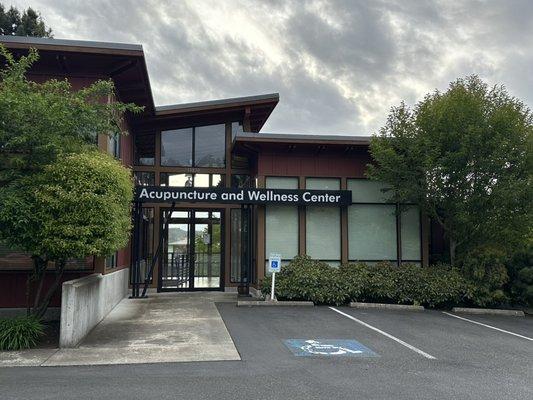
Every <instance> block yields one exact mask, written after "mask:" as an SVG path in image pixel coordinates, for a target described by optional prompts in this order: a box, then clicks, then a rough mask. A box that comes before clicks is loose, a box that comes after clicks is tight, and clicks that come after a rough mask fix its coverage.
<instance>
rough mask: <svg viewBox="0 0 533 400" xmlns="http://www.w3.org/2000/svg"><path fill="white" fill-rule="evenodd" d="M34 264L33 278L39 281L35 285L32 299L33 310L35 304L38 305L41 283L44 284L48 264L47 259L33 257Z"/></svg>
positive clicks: (41, 288)
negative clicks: (35, 290)
mask: <svg viewBox="0 0 533 400" xmlns="http://www.w3.org/2000/svg"><path fill="white" fill-rule="evenodd" d="M34 265H35V273H34V279H33V280H34V281H39V285H38V286H37V292H36V293H35V299H34V300H33V309H34V310H35V309H36V308H37V306H38V305H39V300H41V293H42V291H43V285H44V279H45V277H46V267H47V265H48V261H46V260H43V259H42V258H41V257H35V258H34Z"/></svg>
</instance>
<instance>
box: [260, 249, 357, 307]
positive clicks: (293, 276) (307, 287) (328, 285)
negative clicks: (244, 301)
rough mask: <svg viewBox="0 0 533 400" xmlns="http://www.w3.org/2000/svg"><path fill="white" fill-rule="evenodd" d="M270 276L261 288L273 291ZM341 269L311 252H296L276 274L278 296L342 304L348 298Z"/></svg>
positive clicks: (268, 292) (266, 291)
mask: <svg viewBox="0 0 533 400" xmlns="http://www.w3.org/2000/svg"><path fill="white" fill-rule="evenodd" d="M271 283H272V281H271V278H270V276H268V277H265V279H264V280H263V283H262V288H261V291H262V292H263V293H265V294H270V288H271ZM346 289H347V287H346V284H345V283H344V282H343V280H342V276H341V273H340V270H339V269H338V268H333V267H331V266H329V265H328V264H326V263H325V262H322V261H317V260H313V259H311V258H310V257H308V256H297V257H295V258H294V259H293V260H292V261H291V262H290V263H289V264H288V265H286V266H284V267H283V268H281V272H279V273H277V274H276V297H277V298H278V299H280V300H307V301H312V302H313V303H315V304H336V305H339V304H343V303H345V302H346V301H347V299H348V293H347V291H346Z"/></svg>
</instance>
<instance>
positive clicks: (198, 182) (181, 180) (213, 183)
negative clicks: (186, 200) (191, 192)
mask: <svg viewBox="0 0 533 400" xmlns="http://www.w3.org/2000/svg"><path fill="white" fill-rule="evenodd" d="M160 180H161V186H174V187H193V186H194V187H224V175H220V174H171V173H167V172H162V173H161V179H160Z"/></svg>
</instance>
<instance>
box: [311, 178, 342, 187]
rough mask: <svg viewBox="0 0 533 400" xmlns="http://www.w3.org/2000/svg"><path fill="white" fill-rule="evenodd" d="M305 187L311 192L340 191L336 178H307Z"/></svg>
mask: <svg viewBox="0 0 533 400" xmlns="http://www.w3.org/2000/svg"><path fill="white" fill-rule="evenodd" d="M305 187H306V189H311V190H340V188H341V181H340V179H337V178H307V179H306V180H305Z"/></svg>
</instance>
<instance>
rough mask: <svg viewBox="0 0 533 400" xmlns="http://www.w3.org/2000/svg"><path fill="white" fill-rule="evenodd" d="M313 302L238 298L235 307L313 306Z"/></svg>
mask: <svg viewBox="0 0 533 400" xmlns="http://www.w3.org/2000/svg"><path fill="white" fill-rule="evenodd" d="M314 305H315V304H314V303H313V302H312V301H267V300H265V301H261V300H259V301H256V300H239V301H237V307H254V306H262V307H287V306H307V307H313V306H314Z"/></svg>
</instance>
